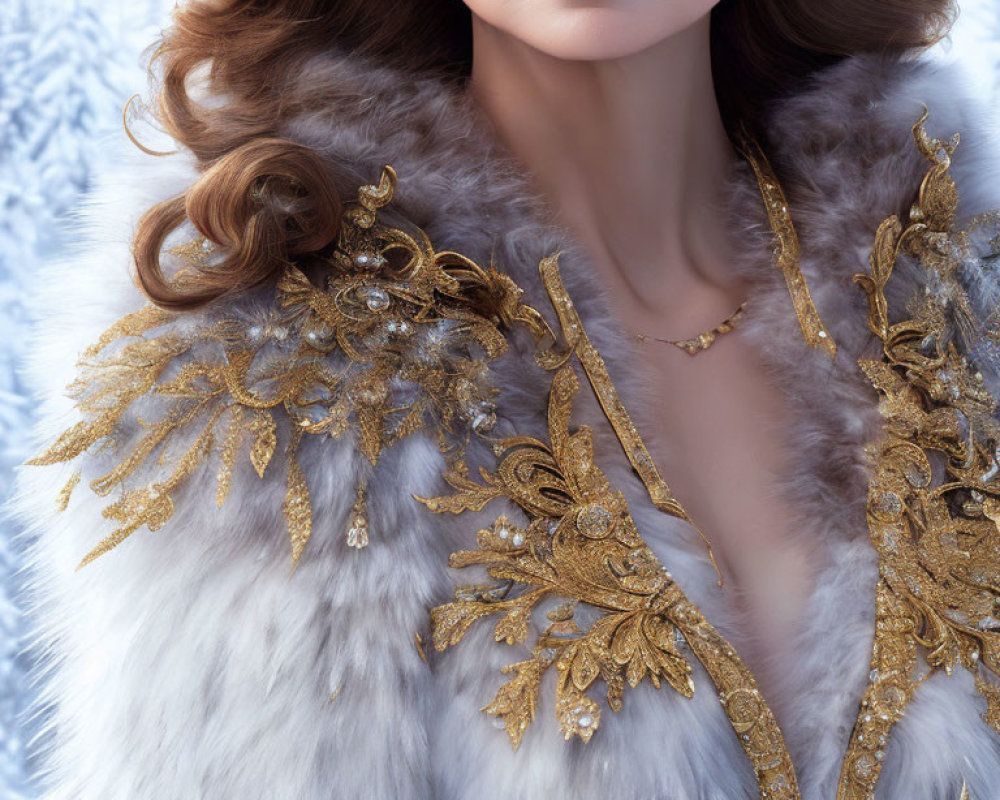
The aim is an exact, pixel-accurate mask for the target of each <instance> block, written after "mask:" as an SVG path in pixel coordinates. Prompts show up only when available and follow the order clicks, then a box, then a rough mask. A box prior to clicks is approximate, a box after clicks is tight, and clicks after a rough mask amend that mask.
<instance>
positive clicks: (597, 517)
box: [576, 503, 613, 539]
mask: <svg viewBox="0 0 1000 800" xmlns="http://www.w3.org/2000/svg"><path fill="white" fill-rule="evenodd" d="M612 520H613V517H612V515H611V512H610V511H608V509H606V508H605V507H604V506H602V505H600V504H599V503H590V504H589V505H585V506H584V507H583V508H581V509H580V511H579V513H578V514H577V517H576V524H577V526H578V527H579V529H580V533H582V534H583V535H584V536H587V537H589V538H591V539H599V538H600V537H602V536H606V535H607V533H608V531H609V530H611V522H612Z"/></svg>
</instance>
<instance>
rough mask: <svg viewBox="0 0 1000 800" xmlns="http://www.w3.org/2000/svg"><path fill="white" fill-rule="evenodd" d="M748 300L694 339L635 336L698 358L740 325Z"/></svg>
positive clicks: (638, 334) (641, 334)
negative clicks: (699, 354) (678, 349)
mask: <svg viewBox="0 0 1000 800" xmlns="http://www.w3.org/2000/svg"><path fill="white" fill-rule="evenodd" d="M747 302H749V301H747V300H744V301H743V302H742V303H740V307H739V308H737V309H736V310H735V311H734V312H733V313H732V314H730V315H729V316H728V317H726V318H725V319H724V320H722V322H720V323H719V324H718V325H716V326H715V327H714V328H712V329H711V330H708V331H705V332H703V333H699V334H698V335H697V336H695V337H694V338H693V339H661V338H660V337H658V336H647V335H646V334H644V333H637V334H635V338H636V339H638V340H639V341H640V342H663V344H672V345H674V346H675V347H679V348H680V349H681V350H683V351H684V352H685V353H687V354H688V355H690V356H696V355H698V353H700V352H701V351H702V350H707V349H708V348H709V347H711V346H712V343H713V342H715V340H716V339H718V338H719V336H721V335H722V334H724V333H729V331H731V330H732V329H733V328H735V327H736V325H737V324H738V323H739V321H740V319H742V317H743V311H744V310H745V309H746V307H747Z"/></svg>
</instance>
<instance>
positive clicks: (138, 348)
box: [27, 166, 536, 566]
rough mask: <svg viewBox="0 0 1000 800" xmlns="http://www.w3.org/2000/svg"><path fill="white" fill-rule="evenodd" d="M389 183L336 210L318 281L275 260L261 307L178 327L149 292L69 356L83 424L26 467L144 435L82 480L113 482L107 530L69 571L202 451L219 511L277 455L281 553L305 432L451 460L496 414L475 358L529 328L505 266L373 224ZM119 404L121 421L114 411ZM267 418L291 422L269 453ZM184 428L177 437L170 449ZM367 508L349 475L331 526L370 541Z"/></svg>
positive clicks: (185, 473)
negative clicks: (107, 467) (433, 446)
mask: <svg viewBox="0 0 1000 800" xmlns="http://www.w3.org/2000/svg"><path fill="white" fill-rule="evenodd" d="M395 180H396V176H395V172H394V171H393V169H392V168H391V167H388V166H387V167H385V169H384V171H383V173H382V176H381V179H380V181H379V183H378V185H377V186H376V185H366V186H362V187H361V189H360V191H359V196H358V202H357V203H356V204H354V205H349V207H348V208H347V209H346V210H345V214H344V225H343V226H342V230H341V233H340V236H339V238H338V242H337V245H336V249H335V250H334V251H333V256H332V258H331V260H330V262H329V266H331V267H332V274H330V275H329V276H328V277H327V279H326V282H325V284H324V286H323V288H317V287H316V286H314V285H313V284H312V282H311V281H310V280H309V278H308V277H307V276H306V275H305V274H304V273H303V272H302V271H301V270H300V269H298V268H297V267H295V266H293V265H289V266H288V267H287V268H286V271H285V272H284V274H283V276H282V277H281V279H280V280H279V282H278V283H277V286H276V293H275V298H274V301H273V303H271V304H270V305H268V307H266V308H264V309H262V310H259V311H255V310H246V309H236V310H230V309H229V308H228V307H227V308H224V309H223V311H222V312H221V314H219V315H217V316H216V318H213V317H212V316H211V315H212V313H213V312H212V310H211V309H209V310H207V311H206V312H205V314H206V317H207V319H206V320H205V321H204V322H203V323H202V322H199V324H196V325H186V324H185V322H186V318H185V316H184V315H183V314H178V313H174V312H169V311H164V310H163V309H160V308H158V307H156V306H154V305H152V304H149V305H147V306H145V307H143V308H141V309H139V310H138V311H136V312H134V313H132V314H129V315H127V316H125V317H123V318H122V319H121V320H119V321H118V322H117V323H115V324H114V325H113V326H111V328H109V329H108V330H107V331H106V332H105V333H104V334H103V335H102V336H101V337H100V338H99V339H98V341H97V342H96V343H95V344H94V345H92V346H91V347H88V348H87V349H86V350H85V351H84V352H83V354H82V356H81V360H80V361H79V362H78V366H79V367H80V368H81V374H80V375H79V377H78V378H77V379H76V380H75V381H74V382H73V383H72V384H71V385H70V387H69V390H70V396H71V397H73V398H74V399H75V400H76V404H77V406H78V408H79V410H80V411H81V412H82V414H83V416H84V419H83V420H82V421H81V422H79V423H77V424H76V425H74V426H73V427H71V428H70V429H69V430H67V431H65V432H64V433H63V434H62V435H61V436H60V437H59V438H58V440H57V441H56V442H55V443H54V444H53V445H51V446H50V447H49V448H48V449H47V450H46V451H45V452H43V453H42V454H41V455H39V456H37V457H35V458H33V459H31V460H30V461H28V462H27V463H29V464H36V465H41V464H52V463H56V462H68V461H72V460H73V459H75V458H77V457H78V456H80V455H81V454H82V453H84V452H85V451H87V450H89V449H92V448H98V447H99V448H100V450H101V452H104V451H107V450H111V451H115V452H117V449H118V447H119V446H118V443H117V438H118V436H119V434H120V432H121V430H122V429H123V426H124V427H128V426H132V427H134V426H136V425H138V426H140V428H141V429H144V431H145V432H144V433H143V434H140V436H139V437H138V443H137V444H136V445H135V446H134V447H133V448H132V449H131V451H130V452H127V453H121V454H120V459H119V460H118V462H117V463H116V464H115V466H114V468H113V469H111V471H109V472H108V473H107V474H105V475H102V476H100V477H97V478H95V479H93V480H92V481H90V487H91V489H93V491H95V492H96V493H97V494H99V495H101V496H108V495H110V494H111V493H112V492H114V491H115V490H118V492H119V494H118V496H117V499H115V500H114V501H113V502H112V503H111V504H110V505H108V506H107V507H106V508H105V510H104V515H105V516H106V517H108V518H110V519H112V520H114V521H115V522H117V523H118V527H117V529H116V530H114V531H113V532H112V533H111V534H110V535H109V536H107V537H106V538H105V539H104V540H102V541H101V542H100V543H99V544H98V545H97V546H96V547H95V548H94V549H93V550H91V551H90V552H89V553H88V554H87V555H86V556H85V557H84V559H83V560H82V562H81V563H80V566H83V565H84V564H86V563H88V562H90V561H91V560H93V559H94V558H96V557H97V556H99V555H101V554H102V553H105V552H107V551H108V550H110V549H111V548H113V547H115V546H116V545H117V544H118V543H120V542H121V541H123V540H124V539H125V538H126V537H128V536H129V535H131V534H132V533H133V532H134V531H136V530H137V529H139V528H140V527H142V526H143V525H146V526H148V527H149V529H150V530H154V531H155V530H157V529H159V528H161V527H162V526H163V525H164V524H165V523H166V522H167V521H168V520H169V519H170V518H171V516H172V515H173V512H174V501H173V493H174V492H175V490H177V489H179V488H180V487H181V486H182V485H183V484H184V483H185V482H186V481H187V480H188V479H189V478H190V477H191V475H192V474H193V473H194V471H195V469H196V468H198V467H199V466H201V465H202V464H203V463H205V462H208V461H210V460H214V461H215V462H216V463H217V464H218V469H217V476H216V480H217V492H216V499H217V504H218V505H219V506H220V507H221V506H222V505H223V503H224V501H225V499H226V497H227V496H228V495H229V492H230V487H231V484H232V480H233V476H234V473H235V471H236V468H237V464H238V462H239V459H240V458H248V459H249V461H250V463H251V464H252V466H253V469H254V471H255V472H256V473H257V475H258V476H259V477H261V478H263V477H264V475H265V472H266V471H268V470H273V469H274V466H273V464H272V462H273V461H275V460H278V459H276V454H279V458H280V459H281V460H283V461H284V462H285V465H286V468H285V480H286V486H287V488H286V495H285V500H284V503H283V512H284V515H285V519H286V523H287V527H288V532H289V538H290V541H291V545H292V560H293V565H294V564H295V563H297V562H298V559H299V558H300V556H301V554H302V551H303V549H304V548H305V546H306V543H307V541H308V540H309V537H310V533H311V517H312V509H311V503H310V497H309V488H308V486H307V484H306V480H305V476H304V474H303V472H302V469H301V467H300V466H299V463H298V460H297V452H298V447H299V444H300V442H301V441H302V436H303V434H315V435H325V436H330V437H333V438H337V437H340V436H343V435H344V434H345V433H347V432H348V431H352V432H356V433H357V436H358V440H359V447H360V450H361V451H362V452H363V453H364V455H365V456H366V457H367V459H368V461H369V462H370V463H371V464H372V465H373V466H374V465H375V464H376V463H377V461H378V459H379V456H380V454H381V453H382V451H383V450H385V448H387V447H390V446H392V445H393V444H394V443H395V442H397V441H399V440H400V439H403V438H404V437H406V436H409V435H410V434H412V433H414V432H415V431H417V430H420V429H421V428H424V427H425V426H426V425H428V424H433V425H435V426H436V427H437V429H438V431H439V440H440V441H441V442H442V447H443V448H445V449H447V450H448V451H449V452H448V455H449V458H451V459H456V458H461V454H462V448H463V443H464V441H465V440H467V438H468V436H469V435H471V434H481V433H486V432H487V431H489V430H490V429H491V428H492V427H493V426H494V424H495V422H496V410H495V406H494V403H493V396H494V395H495V389H493V388H492V386H490V384H489V379H488V378H489V376H488V367H487V363H488V362H489V361H490V360H491V359H494V358H496V357H497V356H499V355H500V354H501V353H503V352H504V351H505V349H506V338H505V336H504V334H503V332H502V328H504V327H505V326H509V325H513V324H515V323H523V324H528V325H529V326H530V325H534V324H536V319H535V312H533V311H532V310H531V309H529V308H527V307H526V306H524V305H523V304H522V303H521V302H520V300H519V297H520V290H519V289H518V288H517V287H516V286H515V285H514V283H513V282H512V281H511V280H510V279H509V278H508V277H506V276H505V275H501V274H500V273H498V272H496V271H495V270H493V269H483V268H481V267H479V266H477V265H476V264H475V263H473V262H472V261H471V260H469V259H467V258H465V257H464V256H461V255H459V254H458V253H453V252H450V251H444V252H439V253H438V252H435V251H434V249H433V248H432V247H431V244H430V242H429V241H428V240H427V238H426V236H424V235H423V232H419V234H418V235H416V236H413V235H410V234H409V233H406V232H405V231H403V230H400V229H398V228H390V227H387V226H385V225H382V224H379V223H377V222H376V221H375V218H376V212H377V210H378V209H379V208H381V207H382V206H384V205H386V204H387V203H388V202H389V201H390V200H391V198H392V194H393V188H394V186H395ZM211 249H212V248H211V244H210V243H207V242H206V241H205V240H204V239H200V240H195V241H191V242H186V243H184V244H182V245H180V246H179V247H177V248H174V249H173V251H172V252H173V253H174V255H176V256H178V257H180V258H181V259H183V260H184V262H185V263H186V264H187V267H186V268H192V267H196V266H197V265H199V264H203V263H206V260H207V259H208V258H209V257H210V254H211ZM181 273H183V270H182V271H181ZM181 273H178V274H181ZM248 307H249V306H248ZM137 401H141V405H142V407H141V409H139V410H138V411H135V407H134V404H136V403H137ZM129 409H133V410H134V411H135V413H136V414H137V416H136V417H135V419H134V421H133V420H129V419H127V418H126V416H125V415H126V412H127V411H128V410H129ZM283 419H284V420H287V421H288V422H289V423H290V425H289V430H290V433H289V435H288V437H287V438H288V441H287V445H286V447H285V448H284V450H283V451H279V450H278V438H279V421H281V420H283ZM184 434H190V435H191V437H193V439H192V440H191V441H190V442H188V443H186V444H183V445H182V444H181V442H180V440H181V439H182V436H183V435H184ZM189 438H190V437H189ZM244 452H245V453H246V455H244ZM78 480H79V473H75V474H74V476H73V478H71V480H70V482H69V483H68V484H67V486H66V487H64V489H63V491H62V492H60V495H59V499H58V505H59V507H60V508H65V506H66V504H67V503H68V502H69V499H70V493H71V492H72V489H73V486H74V485H75V484H76V482H77V481H78ZM365 503H366V487H365V484H364V482H362V483H361V484H360V485H359V487H358V494H357V502H356V503H355V505H354V508H353V509H352V511H351V516H350V521H349V531H348V534H347V539H348V544H350V545H351V546H353V547H356V548H362V547H364V546H365V545H366V544H367V542H368V522H367V515H366V509H365Z"/></svg>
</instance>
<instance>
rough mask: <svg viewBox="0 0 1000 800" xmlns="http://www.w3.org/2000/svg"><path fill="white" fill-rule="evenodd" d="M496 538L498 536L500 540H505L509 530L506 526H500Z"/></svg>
mask: <svg viewBox="0 0 1000 800" xmlns="http://www.w3.org/2000/svg"><path fill="white" fill-rule="evenodd" d="M497 536H499V537H500V538H501V539H506V538H507V537H508V536H510V528H508V527H507V526H506V525H502V526H501V527H500V528H499V530H497Z"/></svg>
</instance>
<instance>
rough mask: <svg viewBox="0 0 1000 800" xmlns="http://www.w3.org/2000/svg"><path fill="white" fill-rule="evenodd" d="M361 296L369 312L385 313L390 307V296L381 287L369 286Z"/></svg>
mask: <svg viewBox="0 0 1000 800" xmlns="http://www.w3.org/2000/svg"><path fill="white" fill-rule="evenodd" d="M361 296H362V297H363V298H364V301H365V305H366V306H368V310H369V311H385V310H386V309H387V308H388V307H389V294H388V292H386V290H385V289H383V288H382V287H381V286H368V287H366V288H365V289H364V290H363V291H362V295H361Z"/></svg>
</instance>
